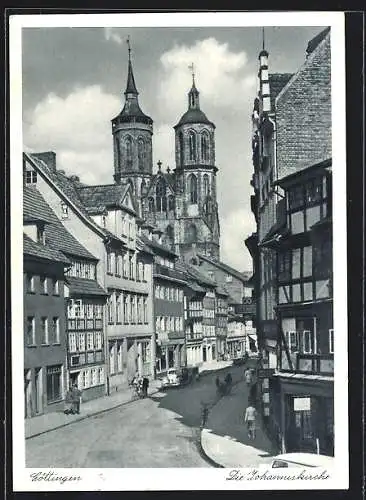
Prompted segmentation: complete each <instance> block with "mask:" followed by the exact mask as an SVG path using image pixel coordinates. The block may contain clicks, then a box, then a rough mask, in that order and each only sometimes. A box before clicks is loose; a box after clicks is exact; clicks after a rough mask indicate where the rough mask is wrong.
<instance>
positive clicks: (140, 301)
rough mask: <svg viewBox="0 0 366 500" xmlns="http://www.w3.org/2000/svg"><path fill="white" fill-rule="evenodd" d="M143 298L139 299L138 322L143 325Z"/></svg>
mask: <svg viewBox="0 0 366 500" xmlns="http://www.w3.org/2000/svg"><path fill="white" fill-rule="evenodd" d="M142 316H143V311H142V297H137V322H138V323H142Z"/></svg>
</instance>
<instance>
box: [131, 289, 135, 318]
mask: <svg viewBox="0 0 366 500" xmlns="http://www.w3.org/2000/svg"><path fill="white" fill-rule="evenodd" d="M131 323H132V324H136V297H135V295H132V296H131Z"/></svg>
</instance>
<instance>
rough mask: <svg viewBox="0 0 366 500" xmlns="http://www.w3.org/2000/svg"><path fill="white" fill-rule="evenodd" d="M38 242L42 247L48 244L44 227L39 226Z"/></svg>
mask: <svg viewBox="0 0 366 500" xmlns="http://www.w3.org/2000/svg"><path fill="white" fill-rule="evenodd" d="M37 242H38V243H41V244H42V245H44V244H45V243H46V239H45V232H44V228H43V227H42V226H37Z"/></svg>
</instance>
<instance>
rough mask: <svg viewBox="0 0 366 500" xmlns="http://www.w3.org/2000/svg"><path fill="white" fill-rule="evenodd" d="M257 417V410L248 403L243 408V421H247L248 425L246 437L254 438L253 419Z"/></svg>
mask: <svg viewBox="0 0 366 500" xmlns="http://www.w3.org/2000/svg"><path fill="white" fill-rule="evenodd" d="M256 418H257V410H256V409H255V408H254V406H252V405H249V406H248V408H247V409H246V410H245V416H244V422H246V423H247V427H248V438H249V439H251V440H254V439H255V421H256Z"/></svg>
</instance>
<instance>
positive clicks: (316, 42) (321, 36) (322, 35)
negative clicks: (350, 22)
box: [306, 26, 330, 55]
mask: <svg viewBox="0 0 366 500" xmlns="http://www.w3.org/2000/svg"><path fill="white" fill-rule="evenodd" d="M329 32H330V26H328V27H327V28H325V29H323V31H321V32H320V33H318V34H317V35H316V36H314V38H312V39H311V40H310V42H309V43H308V46H307V48H306V53H307V54H308V55H309V54H311V53H312V52H314V50H315V49H316V48H317V46H318V45H319V43H320V42H321V41H323V40H324V38H325V37H326V36H327V34H328V33H329Z"/></svg>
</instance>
